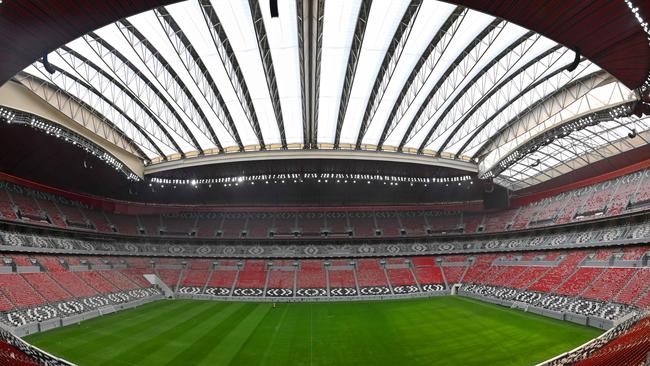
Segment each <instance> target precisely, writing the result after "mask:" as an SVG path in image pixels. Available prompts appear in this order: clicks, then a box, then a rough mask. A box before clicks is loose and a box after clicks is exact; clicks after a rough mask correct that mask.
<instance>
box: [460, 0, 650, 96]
mask: <svg viewBox="0 0 650 366" xmlns="http://www.w3.org/2000/svg"><path fill="white" fill-rule="evenodd" d="M450 2H452V3H455V4H459V5H463V6H466V7H468V8H471V9H475V10H478V11H482V12H485V13H489V14H492V15H495V16H498V17H501V18H503V19H506V20H508V21H511V22H513V23H516V24H519V25H521V26H523V27H525V28H528V29H531V30H534V31H536V32H538V33H540V34H542V35H544V36H546V37H548V38H550V39H552V40H554V41H556V42H558V43H561V44H563V45H565V46H567V47H574V46H575V47H578V48H579V49H580V51H581V53H582V55H583V56H585V57H587V58H588V59H590V60H591V61H593V62H594V63H596V64H598V65H599V66H600V67H602V68H603V69H605V70H607V71H608V72H609V73H610V74H612V75H614V76H615V77H616V78H618V79H619V80H620V81H621V82H623V83H624V84H625V85H626V86H627V87H629V88H632V89H634V88H638V87H639V86H641V84H642V83H643V81H645V80H646V78H647V77H648V75H649V74H650V45H649V44H648V35H647V34H645V33H644V32H643V30H642V29H641V26H640V25H639V22H638V21H637V20H636V18H635V17H634V16H633V15H632V12H631V11H630V9H629V8H628V7H627V5H626V3H625V2H624V1H607V0H572V1H567V0H544V1H529V0H509V1H508V0H453V1H450ZM635 5H637V6H638V7H639V9H640V13H641V14H642V15H643V17H644V19H646V20H648V19H649V18H650V1H647V0H636V1H635Z"/></svg>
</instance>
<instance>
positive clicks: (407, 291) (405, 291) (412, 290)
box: [393, 285, 420, 295]
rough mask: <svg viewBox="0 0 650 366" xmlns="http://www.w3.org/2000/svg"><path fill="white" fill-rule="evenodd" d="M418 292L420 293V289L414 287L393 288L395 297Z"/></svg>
mask: <svg viewBox="0 0 650 366" xmlns="http://www.w3.org/2000/svg"><path fill="white" fill-rule="evenodd" d="M416 292H420V289H419V288H418V287H417V286H413V285H405V286H395V287H393V293H394V294H395V295H401V294H413V293H416Z"/></svg>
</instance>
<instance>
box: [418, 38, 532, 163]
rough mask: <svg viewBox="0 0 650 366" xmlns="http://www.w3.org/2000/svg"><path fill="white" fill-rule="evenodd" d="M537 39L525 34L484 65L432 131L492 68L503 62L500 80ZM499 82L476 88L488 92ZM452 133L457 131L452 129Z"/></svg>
mask: <svg viewBox="0 0 650 366" xmlns="http://www.w3.org/2000/svg"><path fill="white" fill-rule="evenodd" d="M539 38H540V36H539V35H536V34H535V33H534V32H527V33H526V34H524V35H523V36H521V37H520V38H519V39H517V40H515V41H514V42H513V43H512V44H511V45H510V46H508V47H506V49H504V50H503V51H502V52H501V53H500V54H498V55H497V56H496V57H494V58H493V59H492V61H490V62H489V63H488V64H487V65H485V67H484V68H483V69H482V70H481V71H480V72H478V73H477V74H476V75H475V76H474V78H472V80H470V82H468V83H467V84H466V85H465V87H463V89H462V90H461V91H460V92H459V93H458V94H457V95H456V97H455V98H454V100H452V101H451V103H449V104H448V105H447V108H445V110H444V111H443V112H442V113H441V114H440V116H439V117H438V119H437V120H436V122H435V123H434V127H433V129H434V131H435V130H436V128H437V127H438V126H440V125H441V124H442V122H443V121H444V120H445V117H447V115H448V114H449V113H450V112H451V111H452V110H453V109H454V108H457V107H458V102H459V101H460V100H461V99H462V98H464V97H466V96H467V94H466V93H467V92H468V91H469V90H470V89H471V88H473V87H474V86H476V85H477V83H478V82H479V81H480V80H481V79H482V78H483V76H485V75H486V74H487V73H488V72H490V71H491V70H492V68H493V67H494V66H496V65H497V64H500V63H501V61H503V60H505V65H504V66H505V67H503V66H502V67H500V70H501V72H503V74H502V75H501V78H502V77H504V76H505V75H506V73H507V72H508V71H509V70H510V68H512V67H513V66H514V65H515V64H516V63H517V62H518V61H519V60H521V57H523V56H524V55H525V54H526V52H527V51H528V50H530V48H531V47H532V46H533V45H534V44H535V43H536V42H537V40H539ZM520 47H522V49H519V48H520ZM499 82H500V78H497V79H495V80H493V81H492V83H490V84H489V85H484V84H485V83H480V84H478V87H479V88H480V87H487V88H488V90H490V89H492V88H493V87H495V86H496V85H497V83H499ZM485 91H486V90H481V92H479V93H478V94H479V95H481V97H482V96H483V95H485V93H483V92H485ZM454 122H455V121H454ZM446 127H450V126H442V129H443V130H445V129H446ZM454 131H457V130H456V129H454ZM452 137H453V132H452V134H450V135H449V136H448V137H447V139H446V140H445V141H444V142H443V144H442V145H441V146H440V148H439V149H438V151H437V153H436V155H438V156H440V153H441V152H442V151H444V150H445V147H446V146H447V143H448V142H449V141H450V140H451V138H452ZM432 139H433V138H430V139H428V140H425V141H424V142H423V146H426V145H429V144H430V143H431V140H432Z"/></svg>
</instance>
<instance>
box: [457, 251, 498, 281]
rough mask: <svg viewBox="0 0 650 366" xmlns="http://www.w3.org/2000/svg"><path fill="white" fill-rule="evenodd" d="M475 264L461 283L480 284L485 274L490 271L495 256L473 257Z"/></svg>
mask: <svg viewBox="0 0 650 366" xmlns="http://www.w3.org/2000/svg"><path fill="white" fill-rule="evenodd" d="M475 259H476V261H475V263H474V264H473V265H472V266H470V267H469V269H468V270H467V273H466V274H465V278H463V282H465V283H482V282H481V281H482V280H483V278H484V276H483V274H484V273H485V272H488V271H490V269H491V266H492V262H493V261H494V260H495V259H496V255H481V256H477V257H475Z"/></svg>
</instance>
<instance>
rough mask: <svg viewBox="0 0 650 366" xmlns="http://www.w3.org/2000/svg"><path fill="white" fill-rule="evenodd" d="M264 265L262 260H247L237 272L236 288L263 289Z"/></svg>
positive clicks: (264, 278)
mask: <svg viewBox="0 0 650 366" xmlns="http://www.w3.org/2000/svg"><path fill="white" fill-rule="evenodd" d="M265 266H266V263H265V262H264V261H262V260H247V261H245V262H244V267H243V268H242V269H241V270H240V271H239V277H238V278H237V285H236V286H235V287H237V288H259V289H263V288H264V281H265V280H266V268H265Z"/></svg>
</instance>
